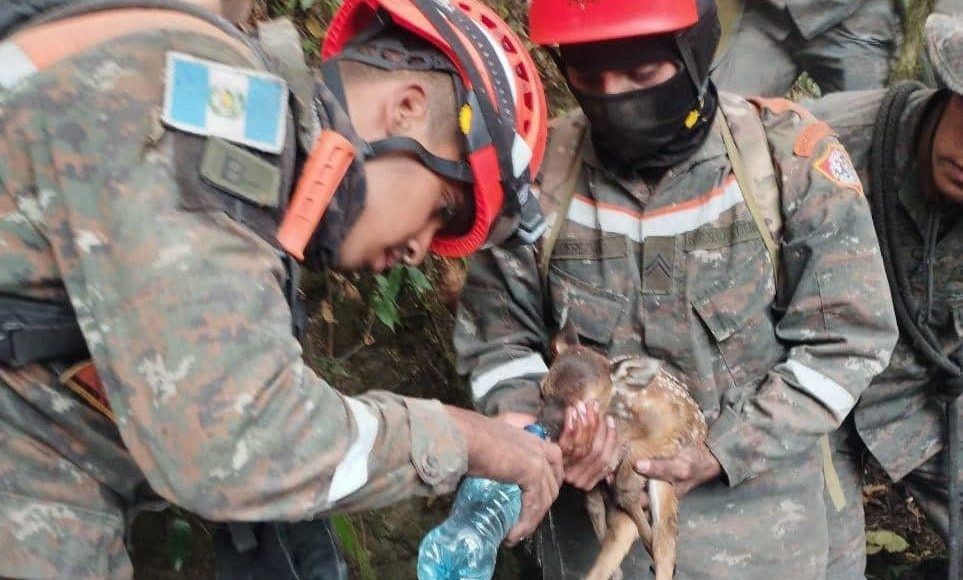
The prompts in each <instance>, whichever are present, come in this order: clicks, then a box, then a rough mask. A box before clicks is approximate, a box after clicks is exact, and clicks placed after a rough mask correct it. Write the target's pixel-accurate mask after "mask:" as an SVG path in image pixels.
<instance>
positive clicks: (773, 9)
mask: <svg viewBox="0 0 963 580" xmlns="http://www.w3.org/2000/svg"><path fill="white" fill-rule="evenodd" d="M723 1H725V0H723ZM896 2H897V0H866V1H855V0H793V1H791V2H787V1H786V0H754V1H751V2H749V1H745V0H735V3H737V4H738V5H739V6H738V8H737V9H736V10H737V11H739V12H740V13H741V16H740V17H739V18H738V20H737V21H736V22H735V24H734V27H735V29H734V32H733V34H732V37H731V38H730V39H729V42H728V44H727V45H726V47H725V49H724V50H725V52H724V53H723V54H722V55H721V57H720V58H719V62H718V65H717V66H716V67H715V69H714V70H713V73H712V78H713V80H714V81H715V82H716V84H717V85H718V86H719V88H720V89H722V90H724V91H731V92H734V93H738V94H740V95H763V96H768V97H773V96H782V95H785V94H786V92H787V91H788V90H789V88H790V87H791V86H792V85H793V83H794V82H795V81H796V78H797V77H798V76H799V74H800V73H802V72H804V71H805V72H807V73H809V76H810V77H811V78H812V79H813V80H814V81H816V84H817V85H819V88H820V89H821V90H822V92H823V94H826V93H831V92H835V91H845V90H850V91H852V90H862V89H877V88H880V87H882V86H883V85H884V84H885V83H886V79H887V77H889V69H890V63H891V61H892V60H893V58H894V56H895V53H896V46H897V39H898V38H899V33H900V21H899V17H898V15H897V11H896Z"/></svg>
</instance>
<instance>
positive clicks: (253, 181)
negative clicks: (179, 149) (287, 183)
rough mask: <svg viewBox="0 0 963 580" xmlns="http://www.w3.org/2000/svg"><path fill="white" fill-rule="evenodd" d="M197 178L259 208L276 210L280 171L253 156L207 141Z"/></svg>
mask: <svg viewBox="0 0 963 580" xmlns="http://www.w3.org/2000/svg"><path fill="white" fill-rule="evenodd" d="M201 177H203V178H204V179H206V180H207V181H209V182H211V183H213V184H214V185H216V186H218V187H220V188H221V189H223V190H225V191H228V192H230V193H232V194H234V195H237V196H239V197H241V198H243V199H246V200H248V201H252V202H254V203H256V204H257V205H259V206H262V207H277V205H278V201H279V199H280V189H281V171H280V170H279V169H278V168H277V167H275V166H273V165H271V164H270V163H268V162H267V161H265V160H264V159H261V158H260V157H258V156H257V155H255V154H253V153H251V152H249V151H245V150H244V149H241V148H240V147H238V146H236V145H231V144H230V143H228V142H227V141H223V140H221V139H217V138H216V137H211V138H210V139H208V140H207V146H206V148H205V149H204V157H203V158H202V159H201Z"/></svg>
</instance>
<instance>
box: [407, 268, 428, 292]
mask: <svg viewBox="0 0 963 580" xmlns="http://www.w3.org/2000/svg"><path fill="white" fill-rule="evenodd" d="M405 272H406V273H407V275H408V282H409V283H410V284H411V287H412V289H413V290H414V291H415V292H417V293H418V296H424V295H425V293H427V292H428V291H429V290H431V281H430V280H429V279H428V276H425V273H424V272H422V271H421V270H420V269H418V268H415V267H414V266H405Z"/></svg>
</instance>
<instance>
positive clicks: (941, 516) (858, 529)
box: [829, 420, 963, 580]
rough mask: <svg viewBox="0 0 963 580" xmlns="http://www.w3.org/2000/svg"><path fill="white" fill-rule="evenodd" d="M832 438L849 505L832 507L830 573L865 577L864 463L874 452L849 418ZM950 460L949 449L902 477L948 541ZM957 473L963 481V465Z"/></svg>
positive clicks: (902, 482) (929, 520)
mask: <svg viewBox="0 0 963 580" xmlns="http://www.w3.org/2000/svg"><path fill="white" fill-rule="evenodd" d="M831 441H832V443H833V460H834V463H835V464H836V469H837V471H838V472H839V474H840V481H841V482H842V484H843V490H844V493H845V496H846V505H845V506H844V507H843V509H841V510H838V511H837V510H833V509H830V513H829V524H830V530H831V533H830V538H829V539H830V546H829V560H830V568H829V570H830V574H829V578H832V579H834V580H835V579H836V578H844V579H848V578H863V577H864V575H863V574H864V570H865V567H866V534H865V528H864V523H863V522H864V518H863V502H862V497H863V496H862V490H863V468H864V464H865V460H866V458H867V457H869V452H868V451H867V450H866V447H865V445H864V444H863V442H862V441H861V440H860V438H859V435H858V434H857V433H856V430H855V429H854V428H853V426H852V423H851V421H849V420H847V422H846V423H845V424H844V426H843V427H842V428H840V430H839V431H837V432H836V436H835V437H834V438H833V439H831ZM946 460H947V452H946V450H943V451H940V452H939V453H937V454H936V455H934V456H933V457H931V458H930V459H929V460H928V461H926V462H925V463H923V464H922V465H920V466H919V467H917V468H916V469H914V470H913V471H912V472H910V473H909V474H907V475H906V476H904V477H903V478H902V479H901V480H900V481H899V483H901V484H903V486H904V487H905V488H906V491H908V492H909V494H910V495H911V496H912V497H913V500H914V501H915V502H916V505H918V506H919V507H920V509H921V510H922V511H923V513H925V514H926V518H927V521H928V522H929V523H930V525H931V526H932V527H933V529H934V530H936V532H937V533H938V534H939V535H940V536H941V537H942V538H943V540H944V541H947V540H948V539H949V536H950V530H949V525H950V520H949V510H948V507H949V501H948V493H947V488H948V486H947V483H948V482H947V478H946ZM957 477H958V478H959V481H960V482H961V484H963V470H961V471H960V473H958V474H957Z"/></svg>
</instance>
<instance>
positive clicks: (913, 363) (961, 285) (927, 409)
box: [812, 26, 963, 567]
mask: <svg viewBox="0 0 963 580" xmlns="http://www.w3.org/2000/svg"><path fill="white" fill-rule="evenodd" d="M957 28H958V36H957V38H956V41H955V43H953V42H947V43H946V44H931V46H930V49H931V50H933V49H934V48H936V49H937V50H940V51H941V53H942V54H943V58H941V59H937V60H936V66H937V67H938V68H939V67H941V66H942V67H946V66H947V65H949V66H956V67H957V68H959V63H960V62H961V61H960V59H961V58H963V34H959V30H960V27H959V26H957ZM941 76H944V78H945V75H941ZM956 77H957V78H963V76H961V73H960V72H957V73H956ZM959 88H963V84H960V86H959ZM953 90H957V89H956V88H954V89H953ZM885 95H886V91H861V92H855V93H845V94H839V95H830V96H828V97H824V98H822V99H819V100H817V101H815V102H813V104H812V110H813V113H814V114H816V115H817V116H819V117H821V118H823V119H825V120H826V121H828V122H829V123H830V124H831V125H832V126H833V128H834V129H835V130H836V131H837V132H838V134H839V138H840V140H841V141H842V142H843V143H844V144H845V145H846V148H847V149H848V150H849V151H850V153H851V155H852V158H853V162H854V163H855V165H856V167H857V169H858V171H859V174H860V178H861V179H862V181H863V183H864V184H869V183H870V178H871V175H870V173H871V169H870V161H869V160H870V150H871V148H872V146H873V130H874V126H875V125H876V123H877V116H878V114H879V111H880V105H881V103H882V101H883V98H884V96H885ZM946 97H947V94H946V92H942V93H938V92H936V91H933V90H928V89H923V88H922V87H921V88H919V89H918V90H917V91H915V92H914V93H913V94H912V95H911V96H910V98H909V100H908V102H907V103H906V105H905V107H904V108H903V109H902V110H901V111H899V112H898V115H899V117H898V121H897V122H896V123H895V126H896V127H898V134H897V137H896V143H897V147H898V150H897V152H896V155H897V157H896V158H897V159H899V160H902V165H901V166H899V167H894V168H892V171H893V172H894V173H895V174H896V175H897V176H898V177H899V182H900V183H901V184H902V185H901V187H900V190H899V201H900V205H901V206H902V207H901V211H900V212H899V213H898V214H897V215H896V217H895V218H894V220H895V221H894V222H893V223H892V226H891V227H893V228H895V231H896V232H897V235H898V237H899V239H900V240H901V244H902V245H901V248H900V249H899V251H901V252H902V253H903V256H904V257H903V260H904V263H905V264H912V265H917V266H916V267H913V268H912V269H911V270H910V271H908V272H907V275H908V277H909V283H910V285H911V287H912V288H913V293H914V297H915V300H916V301H917V302H918V303H921V304H922V303H923V302H924V295H925V287H926V286H925V276H926V268H924V267H921V266H922V265H923V264H924V263H925V259H924V252H925V246H926V244H925V242H924V240H925V237H926V235H927V231H928V227H929V224H930V220H931V219H933V220H935V221H936V222H937V223H939V227H940V230H939V231H940V233H939V241H938V243H937V244H936V245H935V248H934V252H935V253H934V260H935V262H934V266H933V288H934V293H933V302H932V308H931V310H930V314H929V325H930V326H931V327H932V328H933V329H934V331H935V334H936V336H937V338H938V339H939V341H940V343H941V344H942V346H943V348H944V352H947V353H950V352H953V351H955V350H956V349H958V348H960V347H961V346H963V259H961V256H963V220H961V219H960V215H961V214H960V208H954V207H952V206H948V205H945V204H940V203H935V202H933V201H932V197H930V195H929V194H927V193H924V191H923V189H922V187H921V185H920V184H921V183H922V182H923V178H922V176H921V175H920V166H919V155H920V152H919V148H920V143H921V142H928V141H927V139H929V135H930V134H931V131H933V130H934V129H935V126H934V123H935V122H936V120H937V118H938V114H939V112H940V111H942V106H943V105H945V102H946ZM867 195H868V196H870V197H872V196H876V195H879V192H875V191H869V190H867ZM938 380H939V379H938V378H936V377H935V373H934V369H933V368H932V365H931V364H930V363H929V362H928V360H927V359H925V358H924V357H922V356H921V355H920V354H919V353H918V351H917V350H916V349H915V348H914V347H913V344H912V341H911V340H910V338H909V337H908V336H905V335H903V336H901V337H900V340H899V342H898V344H897V345H896V350H895V351H894V353H893V357H892V360H891V361H890V364H889V366H888V367H887V368H886V370H885V371H883V373H882V374H880V375H879V376H878V377H876V379H874V381H873V383H872V384H871V385H870V387H869V388H868V389H867V390H866V391H865V392H864V393H863V395H862V397H861V399H860V401H859V403H858V404H857V406H856V408H855V410H854V412H853V419H854V420H853V421H852V425H850V422H847V425H849V426H850V433H849V434H848V435H847V436H845V437H840V438H839V439H837V441H838V442H839V443H842V444H841V445H839V446H838V448H837V453H838V454H839V457H840V459H844V458H848V459H849V460H850V461H849V462H850V463H851V464H852V465H853V466H854V467H853V468H854V469H856V470H857V471H858V472H859V474H860V477H858V478H856V479H850V480H849V483H850V486H851V489H848V490H847V492H846V495H847V500H849V501H848V502H847V506H846V509H845V510H844V511H843V512H840V513H839V514H838V515H836V516H835V518H836V519H837V520H838V521H839V523H840V525H839V526H838V527H839V528H840V529H847V530H849V529H851V528H852V526H849V525H848V524H847V523H846V522H851V521H855V520H857V519H858V520H860V521H862V512H863V506H862V502H861V501H860V498H861V493H860V490H861V485H862V477H861V475H862V465H861V462H859V461H857V459H858V457H859V455H860V454H861V451H862V449H864V448H866V449H868V450H869V451H870V453H872V454H873V457H875V458H876V459H877V460H878V461H879V463H880V464H881V465H882V466H883V469H884V470H885V471H886V473H887V474H888V475H889V476H890V477H891V478H892V479H893V481H900V480H901V481H902V482H903V483H904V484H905V485H906V487H907V489H908V490H909V491H910V493H911V494H912V495H913V497H914V498H915V499H916V501H917V503H918V504H919V505H920V507H921V508H922V509H923V511H924V512H926V514H927V516H928V517H929V520H930V522H931V524H932V525H933V527H934V528H936V529H937V530H938V531H939V532H940V534H941V535H942V536H943V537H944V538H948V534H949V530H948V525H949V514H948V512H947V499H946V497H947V481H946V467H945V465H946V453H945V451H944V447H945V443H946V433H945V424H946V419H945V405H944V403H943V402H942V401H941V400H940V399H939V398H938V397H937V396H936V394H937V393H938V392H939V385H938V384H934V381H938ZM846 469H847V470H849V469H852V468H849V467H847V468H846ZM959 478H960V479H961V481H963V471H961V472H960V473H959ZM851 532H852V533H850V534H848V536H846V537H842V538H841V539H840V543H839V545H836V546H833V551H834V552H835V553H837V555H838V558H839V561H840V563H841V564H840V565H845V566H847V567H858V566H859V564H860V561H861V560H862V561H863V563H864V559H865V555H864V554H863V551H862V550H863V547H862V545H860V544H862V541H863V540H862V539H863V530H862V529H852V530H851ZM853 547H858V548H859V550H858V552H856V553H854V552H853V551H852V548H853ZM846 562H849V563H846ZM844 563H846V564H844Z"/></svg>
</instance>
